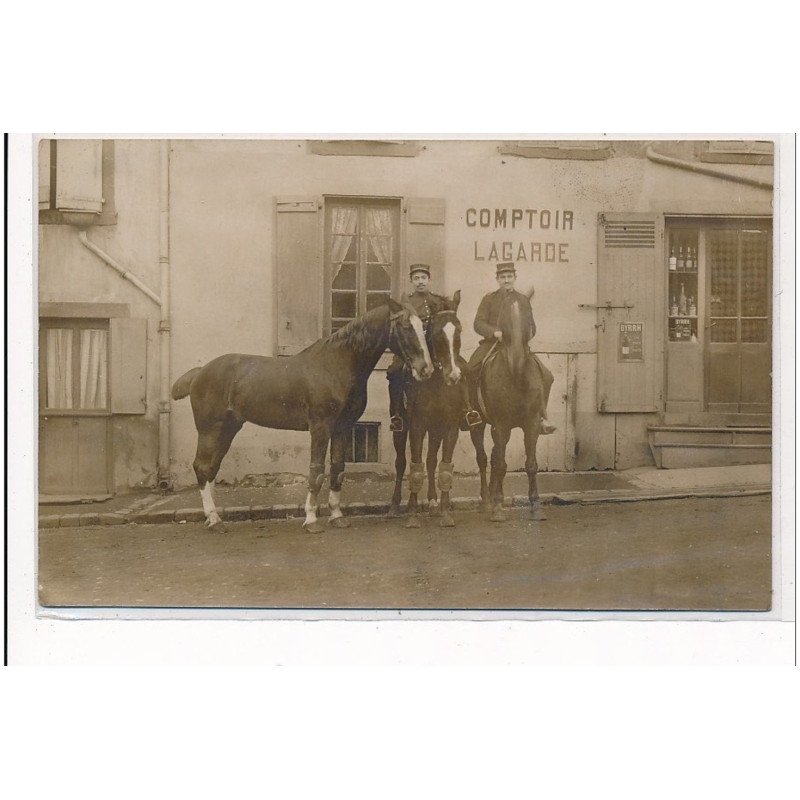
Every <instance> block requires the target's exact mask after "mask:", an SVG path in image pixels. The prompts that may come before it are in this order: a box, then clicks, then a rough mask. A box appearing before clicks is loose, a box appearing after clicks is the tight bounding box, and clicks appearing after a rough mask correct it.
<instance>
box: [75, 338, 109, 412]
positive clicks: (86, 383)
mask: <svg viewBox="0 0 800 800" xmlns="http://www.w3.org/2000/svg"><path fill="white" fill-rule="evenodd" d="M80 338H81V392H80V397H81V408H105V407H106V405H107V403H106V394H107V389H108V375H107V364H108V357H107V353H106V345H107V341H108V338H107V336H106V332H105V331H99V330H84V331H81V336H80Z"/></svg>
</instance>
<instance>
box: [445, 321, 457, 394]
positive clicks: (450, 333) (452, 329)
mask: <svg viewBox="0 0 800 800" xmlns="http://www.w3.org/2000/svg"><path fill="white" fill-rule="evenodd" d="M442 330H443V331H444V335H445V336H446V337H447V347H448V349H449V351H450V368H451V369H452V371H453V379H454V380H456V381H457V380H458V379H459V378H460V377H461V370H460V369H459V367H458V364H456V352H455V345H454V344H453V342H454V341H455V335H456V326H455V325H453V323H452V322H448V323H446V324H445V326H444V327H443V328H442Z"/></svg>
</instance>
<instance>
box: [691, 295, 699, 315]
mask: <svg viewBox="0 0 800 800" xmlns="http://www.w3.org/2000/svg"><path fill="white" fill-rule="evenodd" d="M689 316H690V317H696V316H697V304H696V303H695V302H694V297H692V296H691V295H690V296H689Z"/></svg>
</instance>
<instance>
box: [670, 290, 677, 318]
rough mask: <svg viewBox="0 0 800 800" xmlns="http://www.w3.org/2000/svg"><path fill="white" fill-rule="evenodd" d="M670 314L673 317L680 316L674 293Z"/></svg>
mask: <svg viewBox="0 0 800 800" xmlns="http://www.w3.org/2000/svg"><path fill="white" fill-rule="evenodd" d="M669 315H670V316H671V317H677V316H678V303H677V301H676V300H675V295H672V304H671V305H670V307H669Z"/></svg>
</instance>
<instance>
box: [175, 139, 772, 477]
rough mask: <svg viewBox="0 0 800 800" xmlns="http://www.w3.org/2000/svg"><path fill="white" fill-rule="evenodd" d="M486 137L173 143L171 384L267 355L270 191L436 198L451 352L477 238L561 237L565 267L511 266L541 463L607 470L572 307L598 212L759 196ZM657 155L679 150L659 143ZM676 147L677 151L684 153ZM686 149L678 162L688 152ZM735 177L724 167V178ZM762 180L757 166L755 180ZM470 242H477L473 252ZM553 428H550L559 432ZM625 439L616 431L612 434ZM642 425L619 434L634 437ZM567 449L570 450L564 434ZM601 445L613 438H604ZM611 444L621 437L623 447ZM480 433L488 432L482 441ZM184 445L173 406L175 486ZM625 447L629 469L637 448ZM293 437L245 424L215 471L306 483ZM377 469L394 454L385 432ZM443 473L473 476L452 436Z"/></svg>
mask: <svg viewBox="0 0 800 800" xmlns="http://www.w3.org/2000/svg"><path fill="white" fill-rule="evenodd" d="M497 145H498V143H497V142H484V141H472V142H470V141H467V142H427V143H426V144H425V149H424V150H423V151H422V152H421V153H420V155H418V156H417V157H415V158H364V157H339V156H335V157H331V156H316V155H310V154H309V153H308V152H307V148H306V144H305V142H292V141H270V140H266V141H246V142H239V141H234V142H230V141H194V142H193V141H176V142H173V143H172V147H171V174H170V187H171V191H170V201H171V261H172V269H173V273H172V286H173V350H172V357H173V374H174V376H175V377H177V376H178V375H180V374H182V372H184V371H185V370H187V369H189V368H191V367H193V366H196V365H201V364H204V363H206V362H207V361H208V360H210V359H211V358H213V357H215V356H217V355H220V354H222V353H226V352H252V353H265V354H272V353H273V352H274V308H273V294H272V290H273V280H274V268H275V267H274V255H273V252H274V251H273V248H274V237H273V228H274V215H273V203H274V198H275V197H276V196H319V195H325V194H336V195H366V196H390V197H442V198H445V201H446V248H445V253H446V264H445V275H444V280H443V281H440V282H439V285H435V286H433V287H432V288H433V289H434V290H438V291H445V292H446V293H448V294H452V292H453V291H454V290H455V289H461V290H462V303H461V308H460V311H459V316H460V317H461V319H462V321H463V324H464V335H463V351H464V353H465V355H467V356H468V355H469V354H470V353H471V352H472V351H473V350H474V348H475V346H476V345H477V341H478V336H477V335H476V334H474V332H473V331H472V320H473V318H474V315H475V311H476V309H477V306H478V303H479V302H480V299H481V297H482V296H483V294H485V293H486V292H488V291H492V290H493V289H494V288H495V282H494V262H490V261H487V260H483V261H481V260H479V259H477V258H476V246H477V252H478V253H479V254H486V253H488V251H489V249H490V247H491V243H492V242H497V243H502V242H503V241H511V242H512V243H513V246H514V247H515V248H516V247H518V245H519V244H520V243H523V244H525V245H526V247H527V245H528V244H529V243H530V242H531V241H538V242H541V243H547V242H552V243H555V244H559V243H566V244H567V253H568V259H569V260H568V262H566V263H558V262H555V263H543V262H542V263H531V262H518V264H517V269H518V275H519V277H518V287H519V288H521V289H526V288H528V287H529V286H531V285H533V286H535V288H536V295H535V298H534V300H533V309H534V315H535V318H536V321H537V326H538V334H537V337H536V339H535V340H534V348H535V349H536V350H537V351H539V352H542V353H544V354H548V355H547V360H548V363H549V364H550V367H551V369H552V371H553V373H554V375H555V380H556V383H555V385H554V387H553V393H552V396H551V403H550V412H551V418H552V419H553V421H554V423H555V424H556V425H558V427H559V433H558V434H557V435H555V436H551V437H545V438H543V439H541V440H540V447H539V459H540V464H541V466H542V468H543V469H564V468H565V467H567V466H569V467H577V468H581V466H583V467H585V468H609V467H611V466H613V462H614V446H615V445H614V439H613V430H614V427H615V422H614V419H613V417H611V416H609V415H599V414H597V413H596V411H595V396H594V394H595V378H596V376H595V374H594V370H595V356H594V351H595V347H596V333H595V328H594V324H595V322H596V315H595V313H594V311H592V310H586V309H580V308H579V304H581V303H587V304H592V303H594V302H596V284H597V216H598V214H599V213H600V212H608V211H616V212H619V211H633V212H635V211H660V212H664V213H668V214H679V213H697V214H700V213H703V214H768V213H770V205H769V200H770V197H769V193H768V192H765V191H763V190H760V189H756V188H752V187H747V186H742V185H739V184H728V183H725V182H722V181H720V180H718V179H715V178H709V177H704V176H699V175H693V174H690V173H686V172H683V171H677V170H674V169H671V168H668V167H664V166H661V165H657V164H654V163H652V162H650V161H648V160H647V159H646V158H644V155H643V154H644V145H643V144H639V143H626V144H622V145H619V146H618V147H617V150H618V156H617V157H615V158H612V159H610V160H607V161H586V162H579V161H557V160H546V159H523V158H516V157H511V156H501V155H500V154H499V153H498V150H497ZM658 147H659V149H660V150H661V151H662V152H665V153H667V152H671V153H672V154H673V155H681V153H680V152H678V151H676V150H675V147H671V146H670V145H669V144H667V143H663V144H661V145H659V146H658ZM684 149H685V148H684ZM685 155H687V156H688V153H686V154H685ZM736 170H739V171H742V172H746V171H747V168H746V167H745V168H741V167H735V168H733V169H732V170H731V171H736ZM763 171H764V170H763V169H762V172H763ZM484 207H486V208H491V209H494V208H501V209H502V208H505V209H512V208H526V209H527V208H535V209H537V210H540V209H549V210H551V211H553V212H554V211H555V210H564V209H567V210H570V211H572V213H573V224H572V229H571V230H568V231H560V230H555V229H553V228H550V229H548V230H541V229H539V228H538V227H536V226H535V227H534V228H533V229H532V230H529V229H527V228H517V229H514V230H510V229H499V230H495V229H492V228H480V227H468V226H467V225H466V210H467V209H468V208H484ZM476 243H477V245H476ZM569 353H573V354H578V355H577V361H576V362H575V365H576V369H577V370H578V378H577V381H576V382H575V383H574V384H573V385H574V386H575V389H576V391H577V392H578V397H577V398H575V400H574V405H575V408H576V409H577V411H576V415H575V419H574V420H572V421H571V422H570V425H571V426H572V428H571V431H572V432H571V433H570V431H569V430H568V428H569V426H568V424H567V409H568V399H567V398H565V396H564V395H565V394H566V393H567V391H566V387H567V371H568V368H567V354H569ZM387 406H388V396H387V392H386V381H385V377H384V374H383V373H382V372H376V373H375V374H373V376H372V378H371V379H370V383H369V405H368V408H367V411H366V412H365V415H364V417H363V419H364V420H378V421H381V422H383V423H384V425H386V423H387V422H388V418H387V412H386V409H387ZM562 419H563V424H562V422H561V421H562ZM624 427H625V430H627V429H628V427H630V426H627V425H624ZM640 427H641V425H638V424H637V425H634V426H633V427H632V428H631V431H632V432H633V431H634V429H635V430H638V429H639V428H640ZM571 436H572V437H575V438H577V440H578V443H579V446H578V453H577V455H576V454H575V453H574V452H573V451H572V449H574V439H573V438H570V437H571ZM610 437H611V438H610ZM627 440H628V437H627V436H626V437H624V440H623V441H627ZM488 443H489V437H488V436H487V444H488ZM194 446H195V436H194V427H193V423H192V420H191V410H190V408H189V403H188V401H182V402H180V403H176V404H175V407H174V413H173V437H172V453H173V459H174V469H175V477H176V480H177V482H178V483H188V482H191V481H193V476H192V472H191V462H192V459H193V457H194ZM645 452H646V451H643V450H642V448H641V447H639V445H636V446H635V447H633V448H632V454H631V456H630V458H627V457H626V459H625V460H626V463H627V461H631V460H632V461H636V459H637V458H640V457H642V453H645ZM307 454H308V436H307V434H287V433H286V432H271V431H262V430H258V429H256V428H255V427H254V426H249V425H248V426H245V428H244V429H243V430H242V432H241V433H240V434H239V435H238V437H237V439H236V440H235V441H234V444H233V446H232V448H231V452H230V453H229V455H228V457H227V459H226V461H225V462H224V463H223V467H222V471H221V473H220V477H221V478H222V479H224V480H235V479H237V478H239V477H241V476H243V475H245V474H248V473H259V472H276V471H292V472H298V473H305V471H306V470H307V460H308V455H307ZM382 455H383V458H384V464H383V465H382V466H381V467H378V469H383V470H386V471H388V470H390V469H391V468H392V463H393V460H394V456H393V453H392V452H391V441H390V437H389V436H387V435H385V433H384V436H383V441H382ZM523 460H524V452H523V449H522V443H521V434H519V432H516V433H515V434H514V437H513V438H512V443H511V448H510V451H509V464H510V465H511V468H519V467H521V465H522V461H523ZM456 469H458V470H460V471H471V470H473V469H474V454H473V453H472V448H471V443H470V442H469V439H468V437H467V436H466V435H464V436H462V437H461V442H460V443H459V446H458V450H457V455H456Z"/></svg>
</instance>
